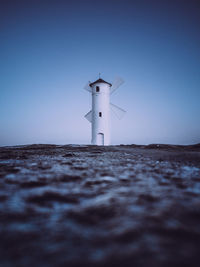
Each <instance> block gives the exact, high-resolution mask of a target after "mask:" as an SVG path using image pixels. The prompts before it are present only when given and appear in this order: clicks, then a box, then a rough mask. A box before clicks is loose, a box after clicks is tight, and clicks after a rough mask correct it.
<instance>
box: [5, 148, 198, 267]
mask: <svg viewBox="0 0 200 267" xmlns="http://www.w3.org/2000/svg"><path fill="white" fill-rule="evenodd" d="M199 264H200V145H194V146H167V145H149V146H135V145H132V146H110V147H95V146H71V145H67V146H54V145H32V146H18V147H2V148H0V266H20V267H21V266H22V267H23V266H26V267H27V266H44V267H45V266H68V267H70V266H94V267H98V266H106V267H107V266H181V267H183V266H200V265H199Z"/></svg>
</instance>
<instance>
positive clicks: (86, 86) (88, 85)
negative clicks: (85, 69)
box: [83, 81, 92, 93]
mask: <svg viewBox="0 0 200 267" xmlns="http://www.w3.org/2000/svg"><path fill="white" fill-rule="evenodd" d="M83 88H84V89H85V90H86V91H88V92H90V93H91V92H92V88H91V87H90V81H89V82H87V83H86V85H85V86H84V87H83Z"/></svg>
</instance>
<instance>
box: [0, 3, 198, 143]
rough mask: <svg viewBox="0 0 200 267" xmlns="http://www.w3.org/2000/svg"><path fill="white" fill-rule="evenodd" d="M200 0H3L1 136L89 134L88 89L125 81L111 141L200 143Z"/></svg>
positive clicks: (12, 139) (57, 138)
mask: <svg viewBox="0 0 200 267" xmlns="http://www.w3.org/2000/svg"><path fill="white" fill-rule="evenodd" d="M199 14H200V1H192V0H188V1H184V0H180V1H176V0H175V1H170V0H168V1H165V0H160V1H151V0H146V1H144V0H140V1H139V0H138V1H134V0H132V1H128V0H124V1H109V0H108V1H95V0H93V1H84V0H83V1H76V0H74V1H59V0H57V1H51V0H50V1H42V0H40V1H37V0H35V1H29V0H27V1H20V0H18V1H17V0H16V1H9V0H7V1H2V0H1V1H0V40H1V41H0V114H1V116H0V127H1V129H0V145H14V144H27V143H57V144H64V143H76V144H79V143H81V144H82V143H85V144H87V143H90V135H91V130H90V124H89V123H88V121H87V120H85V119H84V117H83V116H84V115H85V114H86V113H87V112H88V111H89V110H90V107H91V96H90V95H89V93H88V92H86V91H85V90H83V87H84V85H85V84H86V82H87V81H88V80H90V81H94V80H96V79H97V78H98V73H99V72H100V73H101V76H102V78H103V79H105V80H107V81H108V82H112V81H113V79H114V78H115V76H117V75H119V76H121V77H122V78H123V79H124V80H125V83H124V84H123V85H122V86H121V87H120V88H119V89H118V90H117V91H116V92H115V93H114V94H113V96H112V99H111V102H112V103H114V104H116V105H118V106H120V107H122V108H123V109H125V110H126V111H127V114H126V116H125V117H124V118H123V119H122V120H120V121H119V120H117V119H116V118H115V117H114V116H112V143H113V144H119V143H124V144H127V143H136V144H139V143H140V144H148V143H177V144H189V143H197V142H200V105H199V99H200V88H199V84H200V34H199V29H200V16H199Z"/></svg>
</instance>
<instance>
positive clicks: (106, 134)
mask: <svg viewBox="0 0 200 267" xmlns="http://www.w3.org/2000/svg"><path fill="white" fill-rule="evenodd" d="M123 82H124V81H123V80H122V79H121V78H117V79H115V81H114V83H113V84H111V83H109V82H106V81H104V80H103V79H101V78H100V77H99V79H98V80H96V81H95V82H88V83H87V85H86V86H85V87H84V89H86V90H87V91H89V92H90V93H91V94H92V109H91V110H90V111H89V112H88V113H87V114H86V115H85V118H86V119H87V120H88V121H89V122H90V123H91V129H92V140H91V143H92V145H100V146H107V145H110V111H111V110H112V111H113V112H114V113H115V115H116V116H117V117H118V118H119V119H120V118H122V116H123V115H124V113H125V111H124V110H123V109H121V108H119V107H117V106H116V105H113V104H111V103H110V94H111V93H112V92H114V91H115V90H116V89H117V88H118V87H119V86H120V85H121V84H122V83H123Z"/></svg>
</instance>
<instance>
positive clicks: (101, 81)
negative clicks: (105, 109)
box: [89, 78, 112, 87]
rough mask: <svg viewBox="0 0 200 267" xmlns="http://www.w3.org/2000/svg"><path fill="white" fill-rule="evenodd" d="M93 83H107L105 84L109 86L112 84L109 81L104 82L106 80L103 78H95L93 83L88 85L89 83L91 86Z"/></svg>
mask: <svg viewBox="0 0 200 267" xmlns="http://www.w3.org/2000/svg"><path fill="white" fill-rule="evenodd" d="M95 83H107V84H109V85H110V86H112V84H111V83H108V82H106V81H104V80H103V79H100V78H99V79H98V80H96V81H95V82H93V83H90V84H89V85H90V87H92V86H93V85H94V84H95Z"/></svg>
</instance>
